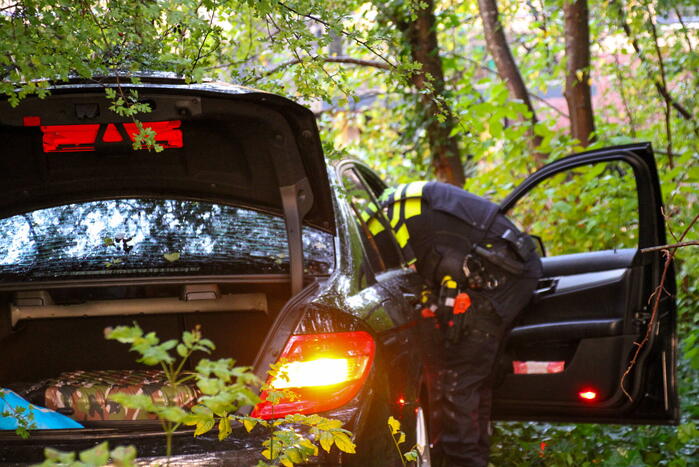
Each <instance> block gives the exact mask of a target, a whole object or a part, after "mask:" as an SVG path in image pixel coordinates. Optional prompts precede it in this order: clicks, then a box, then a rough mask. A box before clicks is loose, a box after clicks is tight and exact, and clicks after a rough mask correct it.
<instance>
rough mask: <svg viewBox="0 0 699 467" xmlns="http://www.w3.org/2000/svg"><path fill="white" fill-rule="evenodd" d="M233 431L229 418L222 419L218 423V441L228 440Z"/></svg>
mask: <svg viewBox="0 0 699 467" xmlns="http://www.w3.org/2000/svg"><path fill="white" fill-rule="evenodd" d="M232 431H233V430H232V428H231V421H230V420H229V419H228V417H221V419H220V420H219V422H218V439H219V440H223V439H226V438H227V437H228V435H230V434H231V432H232Z"/></svg>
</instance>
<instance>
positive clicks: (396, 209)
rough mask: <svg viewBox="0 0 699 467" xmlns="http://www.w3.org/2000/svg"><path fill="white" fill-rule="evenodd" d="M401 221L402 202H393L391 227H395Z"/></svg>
mask: <svg viewBox="0 0 699 467" xmlns="http://www.w3.org/2000/svg"><path fill="white" fill-rule="evenodd" d="M399 221H400V203H393V205H392V206H391V227H393V228H394V229H395V227H396V226H397V225H398V222H399Z"/></svg>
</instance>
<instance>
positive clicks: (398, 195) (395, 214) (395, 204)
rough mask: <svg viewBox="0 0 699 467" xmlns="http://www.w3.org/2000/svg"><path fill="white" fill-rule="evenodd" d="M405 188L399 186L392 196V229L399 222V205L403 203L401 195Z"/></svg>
mask: <svg viewBox="0 0 699 467" xmlns="http://www.w3.org/2000/svg"><path fill="white" fill-rule="evenodd" d="M405 187H406V185H401V186H399V187H398V190H397V191H396V192H395V194H394V195H393V199H392V200H391V201H392V202H393V205H392V206H391V227H393V228H394V229H395V228H396V226H397V225H398V223H399V222H400V205H401V203H402V202H403V201H402V199H403V194H404V193H405ZM399 200H400V201H399Z"/></svg>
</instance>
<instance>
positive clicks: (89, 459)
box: [80, 441, 109, 466]
mask: <svg viewBox="0 0 699 467" xmlns="http://www.w3.org/2000/svg"><path fill="white" fill-rule="evenodd" d="M80 460H81V461H83V462H84V463H85V464H87V465H92V466H102V465H105V464H107V462H108V461H109V443H107V442H106V441H105V442H104V443H100V444H98V445H97V446H95V447H94V448H92V449H88V450H86V451H82V452H81V453H80Z"/></svg>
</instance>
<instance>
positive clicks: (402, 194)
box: [362, 182, 499, 268]
mask: <svg viewBox="0 0 699 467" xmlns="http://www.w3.org/2000/svg"><path fill="white" fill-rule="evenodd" d="M379 203H380V204H381V208H382V210H383V212H384V213H385V218H383V217H382V216H378V215H376V214H377V211H378V208H377V207H376V206H374V205H370V206H369V208H368V209H367V210H366V211H365V212H364V213H362V218H363V219H364V221H365V222H366V223H367V227H368V228H369V231H370V232H371V234H372V235H374V237H376V238H377V239H379V241H380V237H381V235H380V234H381V233H382V232H384V231H385V230H386V229H387V228H390V229H391V230H393V232H394V234H395V237H396V240H397V242H398V245H399V246H400V248H401V250H402V252H403V256H404V258H405V259H406V260H407V261H408V264H412V263H415V262H416V261H417V262H418V264H417V266H418V268H420V262H421V261H424V259H425V257H426V255H428V254H429V251H430V250H432V248H433V247H434V241H435V240H437V237H440V242H442V243H448V244H452V245H453V246H454V248H456V249H458V250H461V251H464V252H467V251H468V249H470V246H471V243H472V242H474V241H476V242H477V241H481V240H483V239H484V237H485V235H486V233H487V232H488V231H489V230H490V229H491V227H492V225H493V221H494V220H495V218H496V216H497V215H498V212H499V210H498V206H497V205H496V204H495V203H492V202H490V201H488V200H486V199H484V198H481V197H480V196H476V195H474V194H471V193H469V192H467V191H465V190H462V189H460V188H457V187H455V186H453V185H449V184H447V183H441V182H413V183H408V184H404V185H398V186H396V187H394V188H388V189H386V190H385V191H384V193H383V194H382V195H381V197H380V198H379ZM435 212H437V213H443V214H447V215H448V216H443V215H441V216H440V215H434V213H435ZM450 220H453V222H450ZM386 224H387V225H386ZM446 224H449V225H446Z"/></svg>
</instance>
